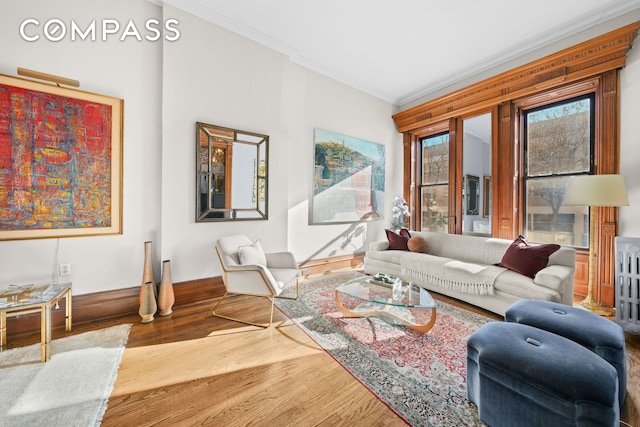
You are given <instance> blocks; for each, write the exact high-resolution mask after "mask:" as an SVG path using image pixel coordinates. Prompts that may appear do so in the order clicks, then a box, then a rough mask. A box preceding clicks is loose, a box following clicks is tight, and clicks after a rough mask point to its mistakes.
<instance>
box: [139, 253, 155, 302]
mask: <svg viewBox="0 0 640 427" xmlns="http://www.w3.org/2000/svg"><path fill="white" fill-rule="evenodd" d="M151 256H152V253H151V241H146V242H144V269H143V271H142V285H144V284H145V283H147V282H151V283H153V286H152V288H153V296H154V297H156V286H155V283H156V281H155V278H154V277H153V262H152V260H151Z"/></svg>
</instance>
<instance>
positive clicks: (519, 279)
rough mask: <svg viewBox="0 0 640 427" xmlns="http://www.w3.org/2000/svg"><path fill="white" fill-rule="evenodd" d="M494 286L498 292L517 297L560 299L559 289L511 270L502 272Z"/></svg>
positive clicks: (545, 299)
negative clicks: (540, 284)
mask: <svg viewBox="0 0 640 427" xmlns="http://www.w3.org/2000/svg"><path fill="white" fill-rule="evenodd" d="M493 287H494V289H495V291H496V292H498V291H499V292H504V293H507V294H509V295H513V296H515V297H517V298H524V299H539V300H543V301H560V292H559V291H558V290H555V289H549V288H546V287H544V286H539V285H536V284H535V283H533V281H532V280H531V279H530V278H529V277H525V276H523V275H522V274H520V273H516V272H515V271H511V270H505V271H504V272H503V273H502V274H500V276H498V278H497V279H496V281H495V283H494V284H493Z"/></svg>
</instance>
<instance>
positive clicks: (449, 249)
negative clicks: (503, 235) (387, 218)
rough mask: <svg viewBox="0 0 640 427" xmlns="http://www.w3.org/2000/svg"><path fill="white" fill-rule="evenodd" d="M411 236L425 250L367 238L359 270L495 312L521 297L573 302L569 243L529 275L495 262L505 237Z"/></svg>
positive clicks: (506, 243)
mask: <svg viewBox="0 0 640 427" xmlns="http://www.w3.org/2000/svg"><path fill="white" fill-rule="evenodd" d="M411 236H412V237H414V236H419V237H422V238H424V239H425V240H426V241H427V246H428V248H427V252H426V253H417V252H410V251H402V250H388V247H389V242H388V241H387V240H382V241H377V242H373V243H371V245H370V247H369V250H368V251H367V252H366V253H365V257H364V272H365V273H366V274H372V275H373V274H376V273H387V274H392V275H395V276H398V277H401V278H402V279H403V280H406V281H410V282H413V283H415V284H416V285H419V286H421V287H423V288H425V289H428V290H430V291H434V292H438V293H441V294H444V295H448V296H450V297H453V298H456V299H459V300H462V301H465V302H468V303H470V304H473V305H475V306H478V307H481V308H483V309H486V310H489V311H492V312H494V313H497V314H499V315H504V313H505V311H506V310H507V308H509V306H510V305H511V304H512V303H514V302H515V301H518V300H522V299H537V300H544V301H554V302H559V303H563V304H567V305H572V304H573V278H574V271H575V260H576V251H575V249H573V248H568V247H561V248H560V249H559V250H558V251H557V252H555V253H553V254H552V255H551V256H550V257H549V262H548V264H547V266H546V267H545V268H543V269H542V270H540V271H539V272H538V273H537V274H536V275H535V277H534V278H533V279H532V278H530V277H527V276H524V275H522V274H519V273H516V272H515V271H511V270H508V269H506V268H502V267H498V266H496V264H499V263H500V262H501V260H502V257H503V255H504V253H505V252H506V251H507V248H509V246H510V245H511V243H512V241H511V240H504V239H496V238H491V237H478V236H468V235H459V234H444V233H433V232H418V231H412V232H411Z"/></svg>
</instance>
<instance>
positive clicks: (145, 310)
mask: <svg viewBox="0 0 640 427" xmlns="http://www.w3.org/2000/svg"><path fill="white" fill-rule="evenodd" d="M155 286H156V285H155V283H153V282H145V283H144V284H143V285H142V288H141V289H140V309H139V310H138V314H139V315H140V317H141V318H142V323H149V322H153V316H154V315H155V314H156V310H158V305H157V304H156V297H155V295H154V291H153V289H154V288H155Z"/></svg>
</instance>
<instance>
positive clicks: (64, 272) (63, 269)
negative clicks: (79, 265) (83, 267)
mask: <svg viewBox="0 0 640 427" xmlns="http://www.w3.org/2000/svg"><path fill="white" fill-rule="evenodd" d="M58 268H59V269H60V275H61V276H69V275H71V264H60V265H59V266H58Z"/></svg>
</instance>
